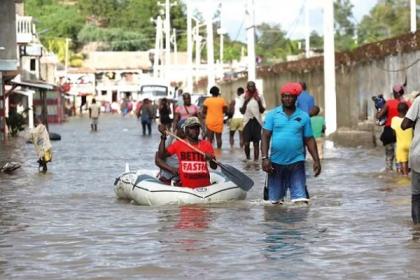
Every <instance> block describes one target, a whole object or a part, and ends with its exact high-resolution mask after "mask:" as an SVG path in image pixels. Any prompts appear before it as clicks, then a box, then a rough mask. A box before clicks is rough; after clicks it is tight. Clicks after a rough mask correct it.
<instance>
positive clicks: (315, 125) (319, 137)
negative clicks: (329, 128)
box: [310, 105, 325, 159]
mask: <svg viewBox="0 0 420 280" xmlns="http://www.w3.org/2000/svg"><path fill="white" fill-rule="evenodd" d="M319 111H320V110H319V107H318V106H316V105H315V106H313V107H312V110H311V113H310V116H311V126H312V132H313V135H314V138H315V141H316V146H317V149H318V155H319V158H320V159H323V158H324V141H325V140H324V133H325V118H324V117H323V116H319Z"/></svg>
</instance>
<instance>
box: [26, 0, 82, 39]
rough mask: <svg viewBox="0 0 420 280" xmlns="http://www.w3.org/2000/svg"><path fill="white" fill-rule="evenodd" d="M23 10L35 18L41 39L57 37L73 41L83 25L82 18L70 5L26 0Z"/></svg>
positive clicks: (40, 0)
mask: <svg viewBox="0 0 420 280" xmlns="http://www.w3.org/2000/svg"><path fill="white" fill-rule="evenodd" d="M25 9H26V12H27V14H28V15H31V16H32V17H34V18H35V20H36V26H37V29H38V30H40V32H41V34H40V36H41V39H42V38H46V37H48V38H49V39H51V38H54V37H59V38H71V39H72V40H73V41H75V40H76V38H77V34H78V33H79V31H80V30H81V29H82V27H83V25H84V20H83V17H82V16H81V15H80V14H79V12H78V10H77V8H76V7H75V6H72V5H61V4H57V3H56V1H53V0H26V1H25ZM43 42H44V41H43Z"/></svg>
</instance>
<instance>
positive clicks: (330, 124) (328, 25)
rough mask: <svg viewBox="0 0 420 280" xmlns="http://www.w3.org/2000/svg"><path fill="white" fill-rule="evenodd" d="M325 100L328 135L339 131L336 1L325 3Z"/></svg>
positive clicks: (329, 0) (326, 1)
mask: <svg viewBox="0 0 420 280" xmlns="http://www.w3.org/2000/svg"><path fill="white" fill-rule="evenodd" d="M324 87H325V89H324V90H325V91H324V100H325V126H326V133H325V134H326V135H329V134H331V133H333V132H335V131H336V130H337V97H336V88H335V48H334V0H325V1H324Z"/></svg>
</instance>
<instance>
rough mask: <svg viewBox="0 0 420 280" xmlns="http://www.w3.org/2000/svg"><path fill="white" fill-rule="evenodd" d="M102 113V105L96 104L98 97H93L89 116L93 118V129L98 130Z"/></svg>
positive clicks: (91, 126) (91, 125)
mask: <svg viewBox="0 0 420 280" xmlns="http://www.w3.org/2000/svg"><path fill="white" fill-rule="evenodd" d="M100 114H101V107H100V106H99V105H98V104H96V99H95V98H93V99H92V104H91V105H90V107H89V118H90V119H91V120H92V123H91V124H90V128H91V130H92V131H98V119H99V115H100Z"/></svg>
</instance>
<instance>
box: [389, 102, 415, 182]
mask: <svg viewBox="0 0 420 280" xmlns="http://www.w3.org/2000/svg"><path fill="white" fill-rule="evenodd" d="M397 109H398V116H395V117H393V118H392V120H391V128H392V129H393V130H394V131H395V135H396V138H397V145H396V148H395V157H396V159H397V163H398V164H399V170H398V172H399V173H401V174H402V175H405V176H408V151H409V149H410V145H411V140H412V139H413V129H412V128H408V129H405V130H403V129H402V128H401V123H402V121H403V119H404V117H405V115H406V113H407V111H408V105H407V103H405V102H400V104H398V107H397Z"/></svg>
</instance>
